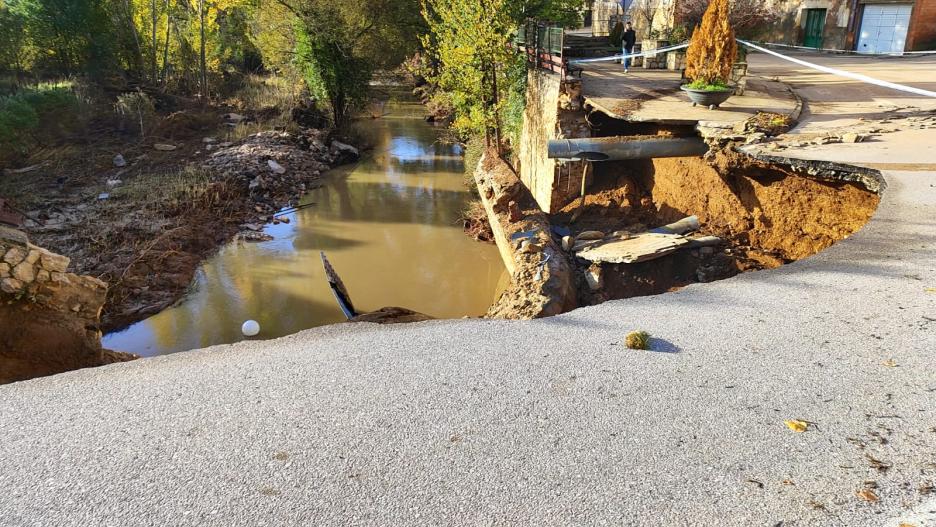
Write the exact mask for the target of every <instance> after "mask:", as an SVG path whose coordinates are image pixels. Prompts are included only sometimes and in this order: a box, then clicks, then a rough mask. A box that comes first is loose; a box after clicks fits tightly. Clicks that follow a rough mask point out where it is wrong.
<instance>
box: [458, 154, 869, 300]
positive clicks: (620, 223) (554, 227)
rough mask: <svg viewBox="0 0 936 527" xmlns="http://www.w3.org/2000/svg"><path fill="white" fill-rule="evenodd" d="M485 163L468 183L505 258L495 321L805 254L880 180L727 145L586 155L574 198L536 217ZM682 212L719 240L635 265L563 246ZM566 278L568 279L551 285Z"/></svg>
mask: <svg viewBox="0 0 936 527" xmlns="http://www.w3.org/2000/svg"><path fill="white" fill-rule="evenodd" d="M488 165H489V166H482V167H481V169H480V170H479V173H478V174H477V175H476V180H477V181H478V184H479V189H480V190H481V192H482V197H485V198H486V199H485V203H486V204H487V205H488V207H489V209H490V211H491V214H492V215H493V216H494V217H495V219H496V221H497V225H496V227H497V228H495V229H494V232H495V235H496V237H499V239H498V244H499V246H500V247H501V250H502V254H503V255H504V258H505V260H509V261H510V262H511V263H512V264H513V266H514V272H513V276H512V281H511V284H510V286H509V287H508V288H507V290H506V291H505V292H504V294H503V296H502V297H501V298H499V299H498V301H497V302H496V303H495V305H494V306H492V308H491V310H489V312H488V315H489V316H494V317H498V318H537V317H542V316H549V315H552V314H555V313H554V311H555V308H556V307H559V306H561V308H562V309H561V310H562V311H566V310H569V309H572V308H574V307H575V306H583V305H593V304H597V303H600V302H604V301H607V300H612V299H621V298H630V297H635V296H644V295H653V294H660V293H664V292H667V291H672V290H674V289H677V288H680V287H683V286H686V285H688V284H691V283H698V282H711V281H714V280H721V279H725V278H729V277H731V276H734V275H736V274H738V273H740V272H745V271H756V270H761V269H770V268H775V267H778V266H781V265H783V264H785V263H788V262H792V261H794V260H798V259H801V258H806V257H808V256H811V255H813V254H816V253H817V252H819V251H821V250H823V249H825V248H827V247H829V246H830V245H832V244H833V243H835V242H837V241H839V240H842V239H844V238H846V237H848V236H849V235H851V234H852V233H854V232H856V231H857V230H859V229H860V228H861V227H862V226H863V225H864V224H865V223H867V221H868V220H869V219H870V218H871V215H872V214H873V213H874V211H875V209H876V208H877V205H878V203H879V201H880V198H879V196H878V194H877V192H876V191H878V190H879V189H880V188H881V180H880V175H879V174H877V173H876V172H874V171H869V170H866V169H859V168H855V167H846V166H840V165H829V164H821V163H813V162H808V161H794V160H788V161H784V160H778V159H771V160H764V159H757V158H753V157H751V156H748V155H745V154H740V153H737V152H735V151H734V150H731V149H730V148H727V149H722V150H719V151H717V152H716V153H710V155H709V156H707V158H706V159H703V158H670V159H654V160H644V161H619V162H604V163H595V164H594V167H595V169H594V172H593V178H592V182H591V184H590V185H589V187H588V190H587V194H586V197H585V199H584V202H583V201H582V200H581V199H574V200H573V201H572V202H571V203H568V204H567V205H566V206H565V207H563V208H562V209H560V211H559V212H557V213H555V214H553V215H551V216H548V217H547V216H546V215H544V214H543V213H542V212H541V211H540V210H539V208H538V207H536V206H535V203H533V201H532V199H531V198H530V196H529V192H528V191H527V190H526V188H525V187H523V186H522V185H521V184H520V183H519V180H518V179H517V177H516V176H515V175H514V174H513V173H512V172H511V171H510V170H509V168H508V167H506V165H504V164H494V163H490V162H489V163H488ZM869 188H871V189H873V191H872V190H869ZM485 193H486V195H485ZM688 216H696V217H697V218H698V220H699V223H700V228H699V229H698V230H697V231H696V232H694V233H692V237H702V236H708V237H713V236H714V237H717V238H720V239H721V242H720V243H714V244H711V245H707V246H699V245H696V246H693V247H690V248H683V249H680V250H677V251H675V252H672V253H671V254H667V255H665V256H662V257H659V258H656V259H652V260H649V261H642V262H638V263H608V262H602V263H593V262H590V261H588V260H585V259H583V258H581V257H579V256H578V255H577V253H576V252H575V250H574V249H573V250H569V248H570V245H569V244H574V243H576V242H577V241H578V240H580V239H583V238H586V237H595V236H597V237H598V238H599V239H600V238H602V237H605V239H608V238H607V237H608V236H612V237H616V236H625V237H626V236H628V235H639V234H641V233H646V232H647V231H649V230H652V229H654V228H657V227H660V226H663V225H666V224H669V223H673V222H676V221H678V220H681V219H683V218H686V217H688ZM498 232H500V233H501V234H498ZM524 232H535V233H537V234H536V238H531V240H533V241H534V243H535V244H536V246H537V247H533V249H535V250H532V251H529V250H524V249H523V248H522V247H521V246H520V245H519V244H518V243H517V242H516V240H515V239H514V238H515V237H516V236H518V235H520V234H522V233H524ZM586 232H587V233H588V234H585V233H586ZM544 233H549V234H548V235H545V234H544ZM544 236H545V238H544ZM566 236H568V240H569V241H568V244H567V245H565V246H564V247H563V248H562V249H559V248H558V247H559V245H560V244H561V242H562V241H563V238H564V237H566ZM579 236H582V238H579ZM504 240H507V241H506V242H505V241H504ZM715 241H716V242H717V241H718V240H715ZM528 245H529V244H528ZM546 256H549V257H550V259H549V260H548V262H547V261H546ZM547 263H548V265H547ZM550 282H552V283H553V284H554V285H553V286H550V285H549V283H550ZM565 283H571V287H565V286H563V287H558V286H556V284H565ZM547 307H551V308H552V309H547Z"/></svg>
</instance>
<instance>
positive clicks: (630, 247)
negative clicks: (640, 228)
mask: <svg viewBox="0 0 936 527" xmlns="http://www.w3.org/2000/svg"><path fill="white" fill-rule="evenodd" d="M689 243H690V240H689V239H688V238H686V237H684V236H682V235H679V234H661V233H652V232H648V233H644V234H640V235H637V236H633V237H629V238H626V239H616V240H609V241H601V242H596V243H593V244H590V245H588V246H587V247H585V248H583V249H582V250H581V251H578V252H577V253H576V256H578V257H579V258H584V259H585V260H588V261H590V262H607V263H636V262H643V261H646V260H652V259H655V258H660V257H661V256H665V255H667V254H670V253H671V252H673V251H676V250H677V249H679V248H681V247H684V246H686V245H688V244H689Z"/></svg>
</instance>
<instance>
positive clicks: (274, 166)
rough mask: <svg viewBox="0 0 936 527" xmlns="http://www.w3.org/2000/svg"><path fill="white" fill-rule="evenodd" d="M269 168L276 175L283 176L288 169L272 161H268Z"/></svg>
mask: <svg viewBox="0 0 936 527" xmlns="http://www.w3.org/2000/svg"><path fill="white" fill-rule="evenodd" d="M267 166H269V167H270V170H272V171H273V173H274V174H281V175H282V174H285V173H286V169H285V168H284V167H283V165H280V164H279V163H277V162H276V161H273V160H272V159H269V160H267Z"/></svg>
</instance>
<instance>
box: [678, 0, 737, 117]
mask: <svg viewBox="0 0 936 527" xmlns="http://www.w3.org/2000/svg"><path fill="white" fill-rule="evenodd" d="M730 14H731V6H730V4H729V0H712V2H711V3H710V4H709V6H708V9H706V10H705V15H704V16H703V17H702V23H701V24H699V25H698V26H696V28H695V31H694V32H693V33H692V40H691V41H690V42H689V49H687V50H686V78H687V79H689V83H688V84H683V85H682V86H681V88H682V90H683V91H684V92H686V94H687V95H689V99H690V100H691V101H692V105H693V106H696V105H698V104H701V105H703V106H708V107H709V108H710V109H713V110H714V109H715V108H718V106H719V105H720V104H722V103H723V102H725V101H727V100H728V98H729V97H731V95H732V94H733V93H734V88H733V87H732V86H730V85H729V83H728V81H729V79H730V78H731V68H732V65H733V64H734V59H735V57H736V56H737V54H738V44H737V42H735V36H734V30H733V29H732V28H731V23H730V22H729V18H728V17H729V15H730Z"/></svg>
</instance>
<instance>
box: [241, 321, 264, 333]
mask: <svg viewBox="0 0 936 527" xmlns="http://www.w3.org/2000/svg"><path fill="white" fill-rule="evenodd" d="M241 333H243V334H244V336H245V337H253V336H255V335H256V334H257V333H260V323H259V322H257V321H256V320H248V321H247V322H244V324H243V325H242V326H241Z"/></svg>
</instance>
